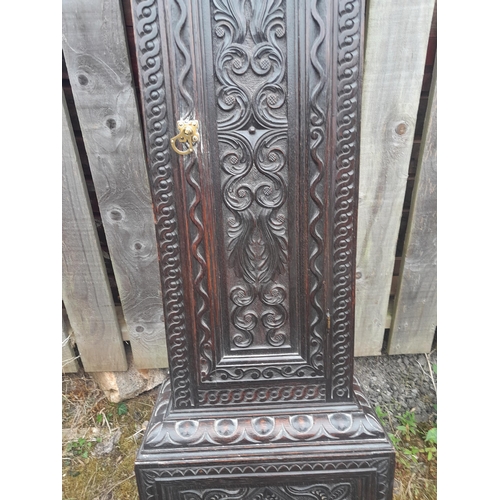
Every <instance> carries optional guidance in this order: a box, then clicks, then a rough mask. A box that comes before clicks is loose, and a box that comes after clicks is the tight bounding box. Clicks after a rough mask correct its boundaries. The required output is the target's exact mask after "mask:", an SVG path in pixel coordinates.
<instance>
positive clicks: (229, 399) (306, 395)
mask: <svg viewBox="0 0 500 500" xmlns="http://www.w3.org/2000/svg"><path fill="white" fill-rule="evenodd" d="M199 398H200V402H201V403H202V404H204V405H205V404H209V405H225V404H228V403H233V404H240V403H241V404H244V403H268V402H274V401H321V400H324V398H325V387H324V385H294V386H284V387H276V388H273V389H271V388H269V387H257V388H247V389H232V390H223V389H222V390H220V389H219V390H213V391H210V390H207V391H199Z"/></svg>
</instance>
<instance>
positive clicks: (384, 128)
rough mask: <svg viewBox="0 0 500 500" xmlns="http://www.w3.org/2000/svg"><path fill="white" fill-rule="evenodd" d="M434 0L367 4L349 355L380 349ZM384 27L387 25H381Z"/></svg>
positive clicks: (379, 0) (368, 353) (371, 2)
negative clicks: (352, 333) (352, 339)
mask: <svg viewBox="0 0 500 500" xmlns="http://www.w3.org/2000/svg"><path fill="white" fill-rule="evenodd" d="M433 9H434V0H418V1H416V2H396V1H389V2H388V1H386V0H371V1H370V3H369V12H368V25H367V37H366V39H367V41H366V55H365V71H364V83H363V98H362V113H361V156H360V188H359V213H358V241H357V273H356V276H357V281H356V334H355V355H356V356H373V355H378V354H380V353H381V349H382V345H383V340H384V328H385V323H386V317H387V310H388V303H389V295H390V289H391V281H392V273H393V269H394V259H395V252H396V244H397V239H398V232H399V228H400V222H401V215H402V209H403V201H404V195H405V189H406V181H407V177H408V168H409V163H410V157H411V151H412V148H413V137H414V132H415V124H416V119H417V111H418V106H419V100H420V91H421V88H422V78H423V75H424V69H425V59H426V53H427V44H428V40H429V32H430V27H431V20H432V14H433ZM388 26H389V27H390V29H387V27H388Z"/></svg>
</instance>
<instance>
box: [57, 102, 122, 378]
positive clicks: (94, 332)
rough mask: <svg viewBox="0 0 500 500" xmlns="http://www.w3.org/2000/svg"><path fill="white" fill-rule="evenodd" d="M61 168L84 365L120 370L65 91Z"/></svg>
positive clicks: (69, 291) (68, 277)
mask: <svg viewBox="0 0 500 500" xmlns="http://www.w3.org/2000/svg"><path fill="white" fill-rule="evenodd" d="M62 173H63V178H62V191H63V199H62V239H63V248H62V264H63V286H62V291H63V300H64V305H65V307H66V311H67V313H68V318H69V320H70V323H71V326H72V328H73V332H74V334H75V338H76V343H77V345H78V351H79V353H80V357H81V360H82V363H83V367H84V369H85V371H87V372H96V371H108V370H112V371H124V370H126V369H127V361H126V357H125V349H124V346H123V340H122V337H121V333H120V327H119V325H118V320H117V319H116V313H115V306H114V303H113V298H112V296H111V290H110V288H109V282H108V277H107V275H106V270H105V268H104V261H103V257H102V254H101V249H100V248H99V243H98V239H97V231H96V228H95V225H94V221H93V218H92V211H91V208H90V201H89V197H88V193H87V190H86V186H85V181H84V177H83V172H82V167H81V164H80V158H79V156H78V153H77V149H76V142H75V137H74V135H73V131H72V129H71V123H70V120H69V113H68V109H67V106H66V101H65V99H64V96H63V113H62Z"/></svg>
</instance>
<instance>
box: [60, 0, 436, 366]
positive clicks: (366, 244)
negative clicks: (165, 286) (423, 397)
mask: <svg viewBox="0 0 500 500" xmlns="http://www.w3.org/2000/svg"><path fill="white" fill-rule="evenodd" d="M136 1H137V0H63V56H64V58H63V113H62V122H63V127H62V128H63V152H62V155H63V162H62V166H63V169H62V170H63V214H62V215H63V252H62V256H63V304H64V307H63V319H62V325H63V327H62V328H63V333H62V339H63V356H62V357H63V372H74V371H77V370H78V367H79V363H80V362H81V364H82V366H83V369H84V370H85V371H87V372H93V371H121V370H126V369H127V355H126V351H127V349H128V347H127V348H126V346H130V347H129V349H130V351H131V353H132V356H133V359H134V363H135V365H136V366H137V367H138V368H144V369H147V368H164V367H167V365H168V362H167V348H166V342H165V329H164V316H163V310H162V303H161V293H160V277H159V270H158V261H157V253H156V244H155V233H154V214H153V210H152V202H151V195H150V192H149V187H148V181H147V170H146V160H145V151H144V146H143V135H142V134H143V132H142V124H141V120H140V114H139V111H138V110H139V104H140V103H139V102H138V100H139V98H140V96H139V93H138V80H137V78H138V76H137V75H138V72H137V58H136V56H135V49H134V41H133V40H134V38H133V37H134V33H133V26H132V16H131V11H132V10H131V9H132V7H133V4H134V2H136ZM365 29H366V37H365V63H364V84H363V96H362V120H361V159H360V195H359V200H360V204H359V220H358V248H357V256H358V257H357V274H356V278H357V282H356V339H355V355H356V356H372V355H379V354H381V353H382V352H387V353H388V354H410V353H421V352H429V351H430V350H431V348H432V346H433V342H435V337H436V315H437V314H436V107H437V104H436V102H437V93H436V65H435V57H436V41H437V33H436V14H435V0H415V1H413V2H400V1H397V0H370V1H369V2H367V7H366V25H365Z"/></svg>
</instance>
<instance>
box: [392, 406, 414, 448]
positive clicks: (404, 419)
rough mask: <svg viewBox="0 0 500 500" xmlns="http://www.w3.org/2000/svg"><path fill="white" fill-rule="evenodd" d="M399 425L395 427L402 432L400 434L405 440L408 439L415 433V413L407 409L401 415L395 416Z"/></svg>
mask: <svg viewBox="0 0 500 500" xmlns="http://www.w3.org/2000/svg"><path fill="white" fill-rule="evenodd" d="M396 418H397V419H398V420H399V421H400V422H401V425H398V426H397V427H396V429H397V430H398V431H400V432H401V433H402V436H403V437H404V439H406V441H410V439H411V436H416V435H417V422H416V421H415V413H413V412H412V411H407V412H405V413H404V414H403V415H400V416H397V417H396Z"/></svg>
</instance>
